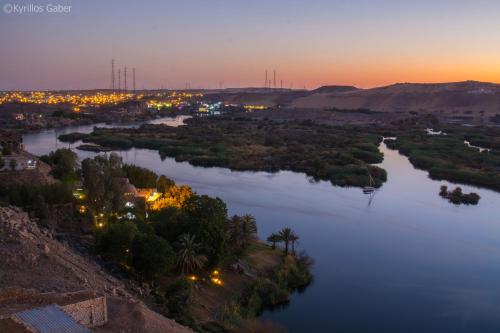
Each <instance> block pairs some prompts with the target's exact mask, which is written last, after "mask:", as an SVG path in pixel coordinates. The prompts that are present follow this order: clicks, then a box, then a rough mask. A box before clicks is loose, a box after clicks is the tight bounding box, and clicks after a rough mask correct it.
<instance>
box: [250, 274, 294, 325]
mask: <svg viewBox="0 0 500 333" xmlns="http://www.w3.org/2000/svg"><path fill="white" fill-rule="evenodd" d="M289 299H290V292H289V291H288V290H287V289H286V288H284V287H282V286H280V285H279V284H277V283H276V282H273V281H271V280H270V279H267V278H259V279H257V281H255V282H254V283H253V284H252V285H251V286H250V287H248V288H247V289H246V290H245V291H244V292H243V295H242V299H241V304H242V309H241V313H242V314H243V315H244V316H245V317H254V316H256V315H258V314H259V313H260V312H261V311H262V310H263V309H264V308H265V307H267V306H276V305H278V304H282V303H286V302H288V301H289Z"/></svg>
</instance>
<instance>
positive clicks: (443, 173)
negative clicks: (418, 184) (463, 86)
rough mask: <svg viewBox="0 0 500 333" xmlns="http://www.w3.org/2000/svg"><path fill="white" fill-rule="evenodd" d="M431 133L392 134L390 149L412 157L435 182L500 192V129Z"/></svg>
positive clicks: (404, 132) (400, 132)
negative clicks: (444, 181)
mask: <svg viewBox="0 0 500 333" xmlns="http://www.w3.org/2000/svg"><path fill="white" fill-rule="evenodd" d="M440 130H442V132H441V134H437V133H438V131H436V132H433V134H429V133H428V132H426V131H425V129H423V128H414V129H410V130H405V131H396V132H394V133H392V135H393V136H396V137H397V139H396V140H391V141H387V146H388V147H389V148H392V149H397V150H399V152H400V153H402V154H404V155H406V156H408V157H409V159H410V162H411V163H412V164H413V165H414V166H415V167H417V168H420V169H423V170H426V171H428V172H429V175H430V177H431V178H433V179H438V180H442V179H444V180H448V181H453V182H458V183H463V184H470V185H476V186H480V187H485V188H489V189H492V190H495V191H500V150H499V147H500V129H498V128H466V127H458V126H457V127H446V128H442V129H440Z"/></svg>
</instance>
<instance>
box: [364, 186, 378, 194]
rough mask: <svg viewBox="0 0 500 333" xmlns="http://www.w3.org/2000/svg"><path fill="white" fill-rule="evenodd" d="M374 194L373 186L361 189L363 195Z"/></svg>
mask: <svg viewBox="0 0 500 333" xmlns="http://www.w3.org/2000/svg"><path fill="white" fill-rule="evenodd" d="M373 192H375V187H373V186H365V187H363V193H364V194H370V193H373Z"/></svg>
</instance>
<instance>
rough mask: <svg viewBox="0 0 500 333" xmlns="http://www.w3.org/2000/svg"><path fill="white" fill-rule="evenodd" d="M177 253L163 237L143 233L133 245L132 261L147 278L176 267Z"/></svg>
mask: <svg viewBox="0 0 500 333" xmlns="http://www.w3.org/2000/svg"><path fill="white" fill-rule="evenodd" d="M174 261H175V253H174V250H173V249H172V247H171V246H170V244H169V243H168V242H167V241H166V240H164V239H163V238H161V237H159V236H156V235H150V234H142V235H138V236H137V237H135V239H134V242H133V245H132V263H133V266H134V268H135V270H136V271H137V272H138V273H139V274H141V275H143V276H144V277H146V278H153V277H154V276H155V275H157V274H162V273H166V272H168V271H169V270H171V269H172V268H173V267H174Z"/></svg>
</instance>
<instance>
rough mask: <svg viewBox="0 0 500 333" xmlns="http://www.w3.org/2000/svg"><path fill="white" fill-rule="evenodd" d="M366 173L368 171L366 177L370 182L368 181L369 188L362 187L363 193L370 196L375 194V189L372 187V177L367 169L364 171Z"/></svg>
mask: <svg viewBox="0 0 500 333" xmlns="http://www.w3.org/2000/svg"><path fill="white" fill-rule="evenodd" d="M366 171H368V176H369V177H370V180H369V186H365V187H363V193H364V194H371V193H373V192H375V187H374V186H373V178H372V175H371V174H370V171H369V170H368V169H366Z"/></svg>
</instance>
